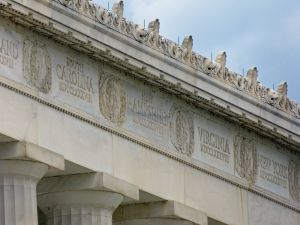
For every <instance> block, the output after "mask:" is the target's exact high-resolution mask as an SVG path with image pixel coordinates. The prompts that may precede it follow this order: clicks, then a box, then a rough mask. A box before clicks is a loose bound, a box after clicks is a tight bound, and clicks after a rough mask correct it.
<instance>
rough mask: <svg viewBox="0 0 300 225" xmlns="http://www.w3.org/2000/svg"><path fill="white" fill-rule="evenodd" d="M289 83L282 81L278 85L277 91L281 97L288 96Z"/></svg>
mask: <svg viewBox="0 0 300 225" xmlns="http://www.w3.org/2000/svg"><path fill="white" fill-rule="evenodd" d="M287 92H288V85H287V82H285V81H282V82H281V83H280V84H279V85H278V87H277V93H278V96H279V97H287Z"/></svg>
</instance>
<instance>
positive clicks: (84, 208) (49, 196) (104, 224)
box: [38, 173, 139, 225]
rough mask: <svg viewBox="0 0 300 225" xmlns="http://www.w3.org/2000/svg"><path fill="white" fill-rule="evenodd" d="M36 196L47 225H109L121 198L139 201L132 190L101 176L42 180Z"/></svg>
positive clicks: (119, 181) (110, 178) (137, 193)
mask: <svg viewBox="0 0 300 225" xmlns="http://www.w3.org/2000/svg"><path fill="white" fill-rule="evenodd" d="M38 192H39V193H38V205H39V207H40V208H41V210H42V211H43V212H44V214H45V215H46V218H47V219H46V220H47V225H112V215H113V212H114V210H115V209H116V208H117V207H118V206H119V205H120V203H121V202H122V201H123V200H124V199H125V198H124V197H126V199H127V200H128V199H132V200H138V198H139V190H138V188H137V187H136V186H134V185H131V184H129V183H127V182H125V181H123V180H119V179H117V178H115V177H112V176H110V175H108V174H104V173H90V174H78V175H67V176H60V177H50V178H44V179H43V180H42V181H41V182H40V184H39V187H38Z"/></svg>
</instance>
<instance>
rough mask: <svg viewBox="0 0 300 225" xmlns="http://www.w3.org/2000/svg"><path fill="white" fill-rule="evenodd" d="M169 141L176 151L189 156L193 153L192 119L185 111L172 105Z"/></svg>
mask: <svg viewBox="0 0 300 225" xmlns="http://www.w3.org/2000/svg"><path fill="white" fill-rule="evenodd" d="M170 120H171V121H170V139H171V142H172V144H173V145H174V147H175V148H176V150H177V151H178V152H180V153H182V154H184V155H187V156H191V155H192V154H193V152H194V124H193V118H192V115H190V113H188V111H187V110H185V109H183V108H182V107H180V106H177V105H173V106H172V107H171V109H170Z"/></svg>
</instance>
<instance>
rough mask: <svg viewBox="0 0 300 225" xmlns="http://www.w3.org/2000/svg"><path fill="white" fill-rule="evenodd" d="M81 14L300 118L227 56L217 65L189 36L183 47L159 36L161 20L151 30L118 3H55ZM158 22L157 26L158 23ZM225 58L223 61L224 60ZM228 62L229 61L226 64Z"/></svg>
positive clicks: (299, 109)
mask: <svg viewBox="0 0 300 225" xmlns="http://www.w3.org/2000/svg"><path fill="white" fill-rule="evenodd" d="M53 1H56V2H58V3H60V4H62V5H64V6H66V7H68V8H70V9H72V10H75V11H77V12H78V13H80V14H82V15H84V16H87V17H89V18H91V19H93V20H95V21H97V22H99V23H101V24H103V25H105V26H107V27H110V28H112V29H114V30H116V31H118V32H119V33H122V34H124V35H126V36H128V37H130V38H132V39H135V40H137V41H138V42H140V43H143V44H145V45H147V46H148V47H150V48H153V49H155V50H158V51H160V52H161V53H162V54H164V55H167V56H169V57H171V58H174V59H176V60H178V61H180V62H182V63H184V64H187V65H189V66H191V67H192V68H194V69H196V70H199V71H201V72H203V73H204V74H206V75H208V76H210V77H213V78H215V79H218V80H220V81H222V82H223V83H225V84H228V85H230V86H231V87H233V88H235V89H237V90H240V91H242V92H244V93H247V94H249V95H252V96H254V97H256V98H257V99H259V100H260V101H262V102H264V103H267V104H269V105H272V106H274V107H276V108H278V109H280V110H282V111H285V112H286V113H288V114H290V115H292V116H294V117H296V118H298V119H300V104H299V103H297V102H295V101H293V100H290V99H289V98H288V97H287V96H286V95H285V96H282V95H281V94H280V92H278V91H277V92H276V91H274V90H272V89H270V88H266V87H264V86H263V85H262V84H261V83H259V82H258V81H257V80H251V81H249V79H248V77H243V76H241V75H239V74H237V73H235V72H232V71H230V70H229V69H228V68H226V67H225V65H226V53H225V52H221V54H223V56H222V55H220V54H219V55H218V56H217V58H216V60H215V62H211V61H210V60H209V59H207V58H205V57H203V56H201V55H200V54H198V53H195V52H193V51H192V37H191V36H188V39H185V40H184V41H183V43H182V45H178V44H176V43H175V42H173V41H170V40H168V39H166V38H164V37H162V36H161V35H159V21H158V20H155V21H152V22H150V23H149V26H148V30H146V29H144V28H141V27H140V26H139V25H137V24H134V23H133V22H131V21H127V20H126V19H125V18H124V17H123V10H124V3H123V1H119V2H116V3H115V4H114V6H113V10H112V12H110V11H108V10H106V9H104V8H103V7H101V6H99V5H97V4H94V3H92V2H90V1H89V0H53ZM154 22H155V23H154ZM222 57H223V58H222ZM224 60H225V61H224Z"/></svg>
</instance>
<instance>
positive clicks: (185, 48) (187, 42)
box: [181, 35, 193, 62]
mask: <svg viewBox="0 0 300 225" xmlns="http://www.w3.org/2000/svg"><path fill="white" fill-rule="evenodd" d="M181 49H182V58H183V59H184V61H186V62H190V60H191V58H192V54H193V37H192V36H191V35H189V36H186V37H185V38H184V39H183V42H182V44H181Z"/></svg>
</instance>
